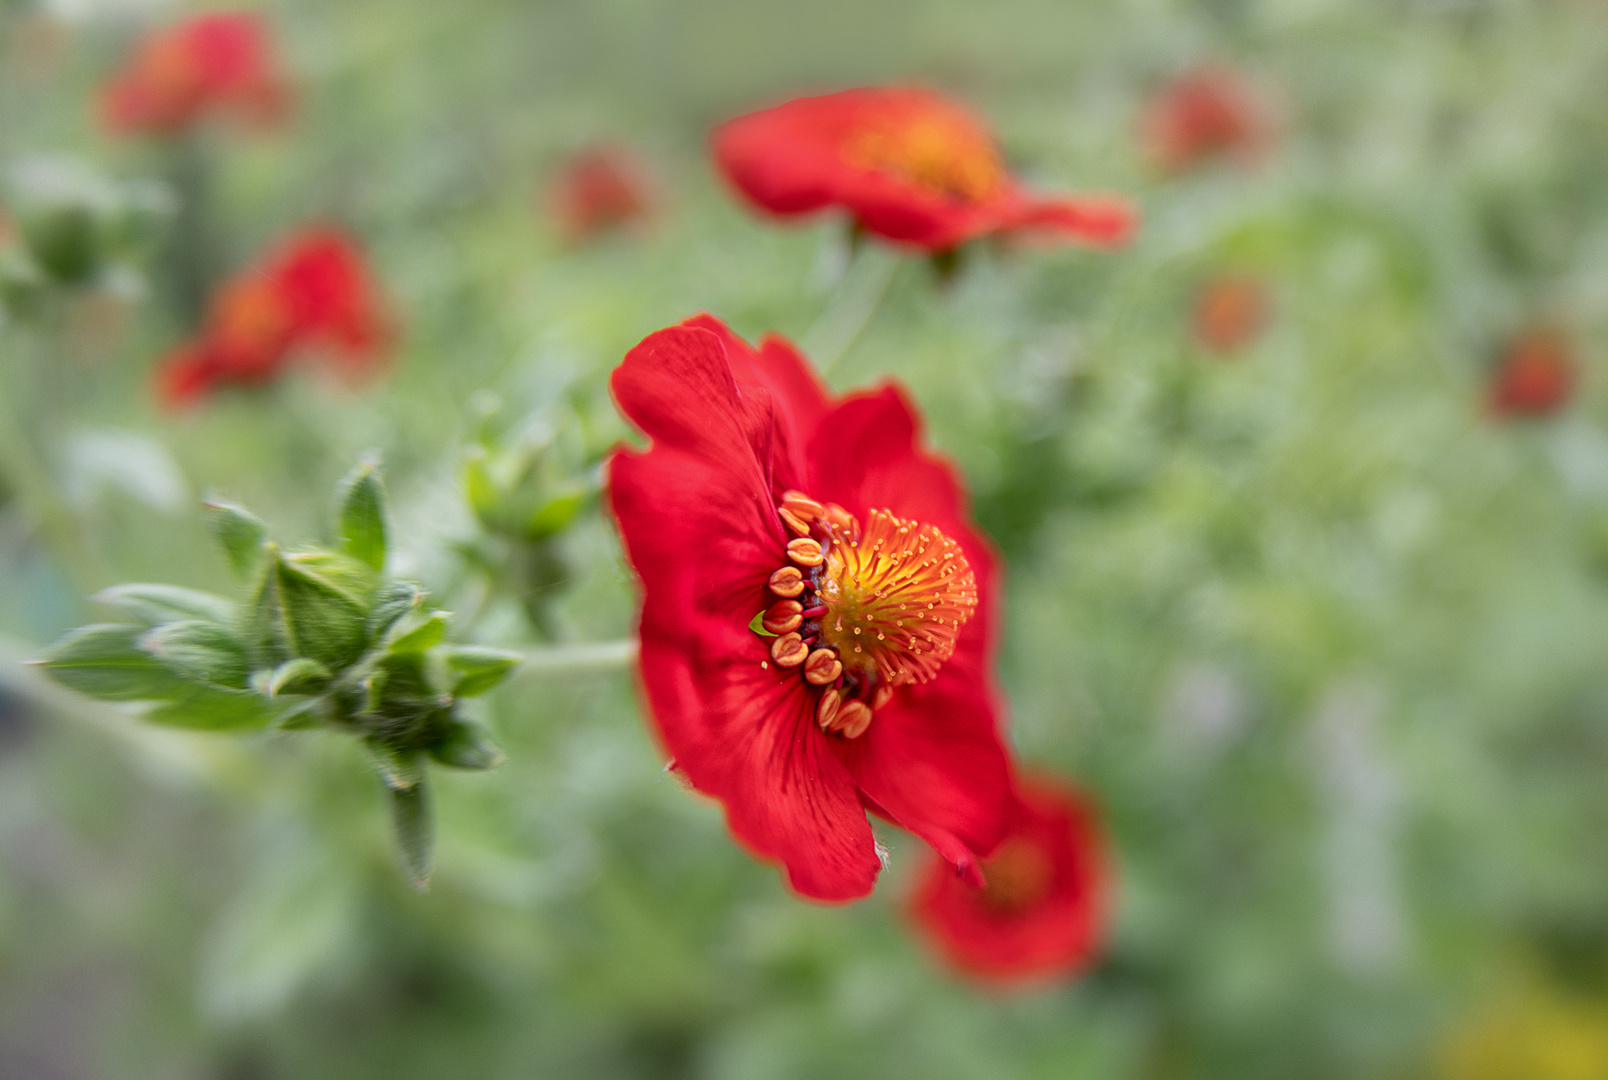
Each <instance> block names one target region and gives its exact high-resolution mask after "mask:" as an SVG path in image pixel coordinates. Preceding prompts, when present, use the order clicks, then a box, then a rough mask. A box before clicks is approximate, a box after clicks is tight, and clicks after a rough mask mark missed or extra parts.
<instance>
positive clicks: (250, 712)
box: [145, 683, 274, 731]
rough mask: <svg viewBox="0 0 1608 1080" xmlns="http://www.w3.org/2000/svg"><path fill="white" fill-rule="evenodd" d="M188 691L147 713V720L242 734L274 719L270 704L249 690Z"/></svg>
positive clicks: (195, 688)
mask: <svg viewBox="0 0 1608 1080" xmlns="http://www.w3.org/2000/svg"><path fill="white" fill-rule="evenodd" d="M186 690H187V692H186V693H185V694H183V695H181V696H179V697H176V698H174V699H173V700H172V701H165V702H163V703H162V704H160V705H158V706H156V708H154V709H152V710H150V711H149V712H147V713H146V714H145V719H146V720H147V721H148V722H150V723H153V724H162V725H165V726H167V727H181V728H190V729H192V730H195V731H241V730H245V729H247V728H260V727H265V726H266V725H268V724H269V723H270V722H272V721H273V719H274V710H273V708H272V707H271V706H270V705H269V704H268V702H266V701H264V700H263V698H262V696H261V695H259V694H254V693H252V692H251V691H249V690H225V689H222V688H220V687H216V686H202V685H200V684H197V683H191V684H189V686H188V687H187V688H186Z"/></svg>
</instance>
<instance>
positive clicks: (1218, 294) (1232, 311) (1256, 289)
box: [1195, 274, 1272, 353]
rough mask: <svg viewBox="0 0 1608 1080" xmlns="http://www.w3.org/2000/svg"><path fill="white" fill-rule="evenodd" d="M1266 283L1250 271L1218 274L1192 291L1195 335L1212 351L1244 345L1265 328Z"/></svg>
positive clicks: (1268, 303) (1267, 310)
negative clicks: (1246, 272)
mask: <svg viewBox="0 0 1608 1080" xmlns="http://www.w3.org/2000/svg"><path fill="white" fill-rule="evenodd" d="M1271 310H1272V303H1271V299H1270V298H1269V296H1268V290H1267V285H1266V284H1265V283H1264V282H1263V281H1262V280H1261V279H1260V278H1257V277H1252V276H1251V275H1249V274H1220V275H1218V276H1217V277H1214V278H1211V279H1210V280H1209V281H1207V282H1206V284H1205V285H1203V286H1201V289H1200V291H1199V292H1197V293H1196V294H1195V337H1196V339H1197V340H1198V341H1199V342H1200V343H1201V344H1202V345H1204V346H1206V348H1208V349H1211V350H1212V351H1213V352H1220V353H1227V352H1234V351H1236V350H1238V349H1242V348H1244V347H1245V346H1246V345H1249V344H1250V343H1251V342H1252V341H1254V340H1256V338H1257V337H1259V336H1260V335H1261V333H1262V331H1263V330H1265V329H1267V322H1268V317H1269V314H1270V313H1271Z"/></svg>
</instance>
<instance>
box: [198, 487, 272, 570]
mask: <svg viewBox="0 0 1608 1080" xmlns="http://www.w3.org/2000/svg"><path fill="white" fill-rule="evenodd" d="M205 506H206V508H207V514H208V516H209V517H210V518H211V523H212V534H213V535H214V536H216V537H217V538H218V543H219V545H221V546H222V547H223V552H224V554H225V555H227V556H228V557H229V565H230V566H231V567H232V568H233V569H234V572H235V573H236V574H237V575H239V576H240V577H242V578H250V577H252V576H253V575H255V574H256V572H257V568H258V567H259V566H260V565H261V564H262V560H263V556H264V554H266V552H265V548H266V545H267V543H268V526H266V525H264V524H263V523H262V522H261V521H260V520H259V519H258V518H257V517H256V516H255V515H253V514H252V513H250V512H249V511H247V510H246V509H245V508H244V507H240V506H236V505H235V504H233V503H227V502H218V501H209V502H207V503H206V504H205Z"/></svg>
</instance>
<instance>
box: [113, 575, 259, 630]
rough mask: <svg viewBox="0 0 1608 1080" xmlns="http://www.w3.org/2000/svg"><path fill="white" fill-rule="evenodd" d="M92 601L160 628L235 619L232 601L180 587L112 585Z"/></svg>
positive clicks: (225, 621)
mask: <svg viewBox="0 0 1608 1080" xmlns="http://www.w3.org/2000/svg"><path fill="white" fill-rule="evenodd" d="M90 599H92V600H94V601H95V602H96V603H97V604H104V605H106V606H107V607H109V608H112V609H113V610H115V611H117V612H119V613H120V614H123V615H127V616H128V617H129V618H131V619H137V620H138V621H140V622H142V623H144V624H145V625H147V626H159V625H161V624H162V623H165V622H172V621H174V620H175V619H205V620H207V621H209V622H215V623H228V622H231V621H232V620H233V619H234V616H235V606H234V602H233V601H231V600H228V599H226V598H225V597H222V596H218V595H217V594H215V593H209V592H201V591H200V590H199V589H184V588H180V587H179V586H177V585H146V584H139V585H113V586H112V587H111V588H109V589H102V590H101V591H100V592H98V593H96V594H95V595H94V596H93V597H91V598H90Z"/></svg>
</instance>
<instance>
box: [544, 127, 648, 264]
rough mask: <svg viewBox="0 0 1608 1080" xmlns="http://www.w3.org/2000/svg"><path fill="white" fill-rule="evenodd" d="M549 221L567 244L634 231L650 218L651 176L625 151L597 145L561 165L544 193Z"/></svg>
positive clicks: (615, 146) (618, 146)
mask: <svg viewBox="0 0 1608 1080" xmlns="http://www.w3.org/2000/svg"><path fill="white" fill-rule="evenodd" d="M549 202H550V204H551V208H552V215H553V219H554V220H555V221H556V222H557V223H558V227H559V231H560V232H562V233H563V235H564V238H565V239H566V240H568V241H569V242H570V243H580V242H581V241H584V240H588V239H591V238H592V237H594V236H597V235H599V234H601V233H605V232H610V231H613V230H615V229H619V228H622V227H624V226H630V225H640V224H642V223H644V222H646V221H647V219H648V218H649V217H650V216H651V215H652V213H653V208H654V204H655V202H656V197H655V193H654V184H653V177H652V174H651V173H650V172H649V170H648V167H647V165H646V164H645V163H644V162H643V161H642V159H641V157H639V156H638V155H637V153H636V152H635V151H633V150H632V149H631V148H630V147H628V146H624V145H621V144H618V143H599V144H597V145H595V146H589V147H586V148H584V149H582V150H579V151H577V152H576V153H575V154H573V155H571V157H570V158H569V160H567V161H566V162H564V165H563V167H562V168H561V169H560V170H559V172H558V175H557V177H556V178H555V179H554V181H553V186H552V189H551V191H550V192H549Z"/></svg>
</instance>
